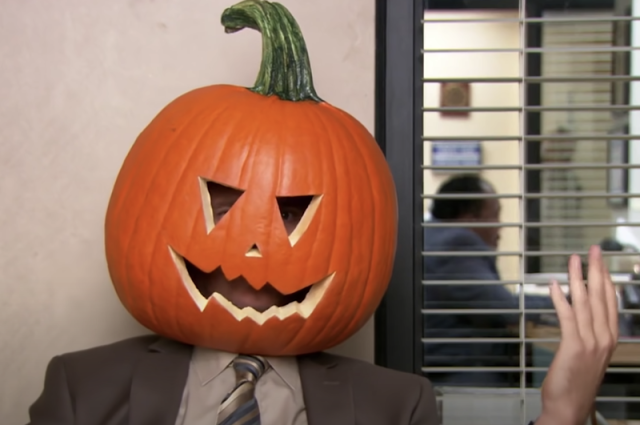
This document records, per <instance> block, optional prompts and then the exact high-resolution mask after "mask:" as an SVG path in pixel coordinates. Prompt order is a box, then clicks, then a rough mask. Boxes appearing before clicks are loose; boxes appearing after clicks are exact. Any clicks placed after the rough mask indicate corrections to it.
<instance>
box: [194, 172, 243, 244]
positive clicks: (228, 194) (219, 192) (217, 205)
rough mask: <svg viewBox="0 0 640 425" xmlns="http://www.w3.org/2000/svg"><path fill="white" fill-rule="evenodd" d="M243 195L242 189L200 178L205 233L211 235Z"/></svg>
mask: <svg viewBox="0 0 640 425" xmlns="http://www.w3.org/2000/svg"><path fill="white" fill-rule="evenodd" d="M243 193H244V190H242V189H237V188H235V187H231V186H227V185H223V184H220V183H216V182H214V181H211V180H206V179H204V178H202V177H200V197H201V198H202V211H203V212H204V222H205V225H206V226H207V233H211V231H212V230H213V229H214V227H216V224H218V223H220V220H222V219H223V218H224V216H225V215H226V214H227V213H228V212H229V210H230V209H231V208H232V207H233V206H234V205H235V203H236V202H237V201H238V199H240V197H241V196H242V194H243Z"/></svg>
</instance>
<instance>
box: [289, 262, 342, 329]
mask: <svg viewBox="0 0 640 425" xmlns="http://www.w3.org/2000/svg"><path fill="white" fill-rule="evenodd" d="M335 275H336V273H335V272H333V273H331V274H330V275H328V276H327V277H325V278H324V279H322V280H320V281H319V282H317V283H315V284H313V285H312V286H311V289H309V293H308V294H307V296H306V297H304V300H302V303H300V304H298V303H296V304H298V306H297V310H298V313H299V314H300V316H302V317H304V318H305V319H306V318H308V317H309V316H310V315H311V313H313V310H315V308H316V306H317V305H318V303H320V300H321V299H322V297H324V293H325V292H326V291H327V288H328V287H329V285H330V284H331V281H333V278H334V276H335Z"/></svg>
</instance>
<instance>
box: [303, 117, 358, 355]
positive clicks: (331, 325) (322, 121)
mask: <svg viewBox="0 0 640 425" xmlns="http://www.w3.org/2000/svg"><path fill="white" fill-rule="evenodd" d="M311 112H312V113H313V114H314V115H315V118H316V119H315V120H314V124H315V125H317V126H319V127H321V128H322V130H323V131H322V132H323V133H324V134H325V136H326V137H329V138H332V139H333V138H334V136H333V134H332V131H330V129H329V126H328V125H327V122H326V117H325V114H324V113H322V112H321V110H315V109H314V110H313V111H311ZM319 145H320V146H321V149H322V150H325V151H326V150H328V151H329V154H323V157H330V158H331V161H325V164H327V162H328V164H327V165H328V166H329V167H330V168H331V172H328V173H323V176H336V175H338V174H339V172H340V171H339V170H338V166H337V162H338V159H337V155H336V151H335V149H334V143H320V144H319ZM337 145H339V146H341V145H340V144H339V143H338V144H337ZM325 166H326V165H325ZM330 180H331V184H332V186H333V188H332V192H333V193H338V192H339V191H338V190H337V188H338V184H337V180H336V179H335V178H334V179H330ZM347 186H348V185H347ZM340 198H341V197H340V196H336V197H335V200H334V202H335V203H336V208H338V209H339V208H340V205H341V204H342V202H341V201H342V200H341V199H340ZM335 224H337V221H336V223H335ZM332 228H333V232H332V235H331V244H332V245H333V244H335V241H336V239H337V231H338V229H337V226H332ZM348 240H350V241H351V240H352V238H348ZM317 245H318V244H314V245H313V246H314V249H318V246H317ZM337 255H338V254H337V252H336V250H333V251H332V253H331V257H330V259H329V264H334V263H335V262H336V261H339V259H338V260H337V259H336V256H337ZM348 257H349V258H348V259H347V265H345V266H344V267H341V268H342V269H344V270H345V271H344V272H343V273H345V275H344V276H343V279H344V280H346V281H348V279H349V273H350V271H351V270H350V268H349V264H350V261H351V257H352V256H351V255H349V256H348ZM345 288H346V287H345V286H342V287H340V288H339V294H340V295H339V296H336V298H337V299H338V300H340V299H342V298H343V297H344V295H345ZM320 302H322V300H321V301H320ZM341 321H342V316H341V315H340V314H334V315H333V316H332V317H331V318H329V320H328V322H327V323H326V324H325V326H324V328H323V329H322V330H321V331H320V332H317V333H316V334H315V335H314V337H313V339H312V340H311V341H312V343H311V345H315V344H317V343H318V341H322V339H323V338H326V334H327V333H333V334H334V335H335V334H336V333H338V336H337V338H336V339H337V340H340V341H342V340H344V339H345V338H343V337H342V335H343V334H344V333H345V330H346V329H348V328H347V327H345V326H335V323H337V324H339V323H340V322H341ZM336 329H341V330H340V331H339V332H336Z"/></svg>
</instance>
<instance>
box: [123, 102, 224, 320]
mask: <svg viewBox="0 0 640 425" xmlns="http://www.w3.org/2000/svg"><path fill="white" fill-rule="evenodd" d="M223 111H224V109H222V110H220V111H217V112H218V113H217V114H216V115H219V114H220V113H222V112H223ZM210 113H211V111H209V110H208V109H206V108H204V109H202V110H199V111H198V112H196V113H195V114H194V115H193V117H191V118H190V119H188V120H187V121H186V122H185V123H184V124H183V127H182V129H181V131H180V132H178V133H177V134H175V135H174V136H173V139H172V140H173V142H175V140H176V139H177V138H178V137H180V136H181V135H182V130H183V129H189V128H191V123H192V122H193V121H195V120H196V119H198V118H199V117H201V116H203V115H205V114H210ZM214 124H215V119H211V120H210V122H209V124H208V125H206V126H205V127H204V128H203V129H202V132H201V133H200V134H198V136H197V137H194V139H197V140H201V139H202V136H203V135H204V134H206V133H207V132H208V131H209V130H210V129H211V128H212V126H213V125H214ZM172 144H173V143H168V144H167V150H165V152H164V153H163V154H162V159H161V160H160V161H159V162H158V163H157V164H158V166H157V167H156V169H155V170H154V173H153V175H152V177H151V179H150V181H149V186H151V187H152V186H153V185H154V182H155V180H156V179H157V177H158V173H159V172H160V170H161V168H162V167H161V164H163V163H164V160H165V158H166V157H167V155H169V152H171V150H172V149H171V147H172ZM190 145H191V151H189V153H188V154H187V156H186V159H185V161H184V162H183V164H182V169H181V170H180V171H179V172H178V173H176V174H177V178H176V180H175V182H176V183H175V185H174V187H173V188H172V189H171V190H168V194H169V202H167V203H165V209H164V211H163V212H162V213H161V214H160V216H161V219H160V220H159V221H158V222H159V223H161V225H162V223H164V221H165V220H166V217H167V213H168V212H169V210H170V207H169V206H170V205H172V204H173V201H174V198H175V196H176V194H177V192H178V190H177V189H178V188H179V186H180V182H181V181H182V180H183V179H184V176H185V171H186V170H187V169H188V168H189V165H191V161H192V160H193V157H194V154H195V152H197V151H198V147H199V146H200V143H191V144H190ZM149 193H150V191H149V190H147V191H146V194H147V195H148V194H149ZM146 202H147V196H145V198H144V200H143V203H142V205H143V206H144V204H145V203H146ZM141 216H142V214H140V213H138V216H137V217H136V225H135V227H136V228H137V227H138V225H137V222H138V219H139V218H140V217H141ZM159 236H160V232H157V233H155V234H154V235H153V236H152V238H153V239H152V244H151V246H153V247H154V249H153V250H152V252H151V254H150V258H149V264H152V263H153V261H154V258H155V256H156V255H159V253H160V252H162V251H163V250H162V249H157V245H158V243H160V242H161V241H162V238H160V237H159ZM133 239H134V238H133V237H132V238H131V239H130V241H131V240H133ZM130 248H131V244H130V243H129V244H127V251H128V250H129V249H130ZM128 257H129V256H128V255H127V254H125V258H128ZM153 271H154V270H153V268H152V267H149V268H148V271H147V282H153V279H151V273H153ZM153 294H156V296H158V295H160V296H164V295H165V294H158V293H157V292H154V291H150V292H149V301H152V302H150V303H149V304H150V313H151V317H152V320H153V322H154V323H155V324H156V325H157V324H158V323H159V320H158V319H159V315H158V311H157V310H156V308H155V306H156V305H157V303H156V302H153V300H154V295H153Z"/></svg>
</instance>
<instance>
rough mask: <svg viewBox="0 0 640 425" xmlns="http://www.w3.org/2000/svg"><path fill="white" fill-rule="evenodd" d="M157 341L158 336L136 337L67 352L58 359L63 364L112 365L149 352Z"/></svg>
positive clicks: (159, 338)
mask: <svg viewBox="0 0 640 425" xmlns="http://www.w3.org/2000/svg"><path fill="white" fill-rule="evenodd" d="M159 340H161V337H159V336H158V335H143V336H137V337H133V338H127V339H123V340H120V341H117V342H112V343H109V344H103V345H99V346H97V347H92V348H87V349H83V350H78V351H72V352H67V353H64V354H61V355H60V356H58V357H60V358H61V359H62V360H63V361H64V362H65V363H68V362H71V363H77V362H87V361H88V362H90V363H100V362H104V363H105V364H106V363H112V362H114V360H120V359H127V358H133V357H137V356H136V354H142V353H145V352H147V351H149V347H150V346H152V345H153V344H154V343H156V342H157V341H159Z"/></svg>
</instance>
